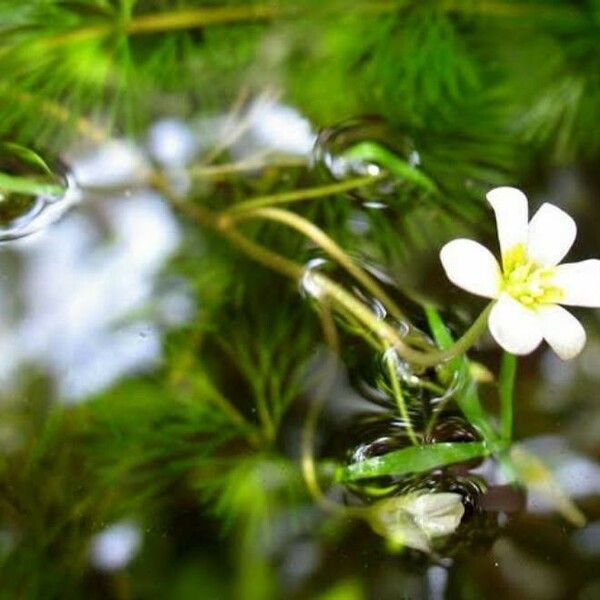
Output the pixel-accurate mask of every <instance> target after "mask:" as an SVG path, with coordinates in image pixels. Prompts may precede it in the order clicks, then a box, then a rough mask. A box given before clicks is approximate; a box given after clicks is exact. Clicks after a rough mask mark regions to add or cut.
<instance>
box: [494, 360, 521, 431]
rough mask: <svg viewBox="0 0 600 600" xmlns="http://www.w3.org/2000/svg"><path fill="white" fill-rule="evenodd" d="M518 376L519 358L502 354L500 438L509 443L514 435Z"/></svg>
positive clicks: (499, 379)
mask: <svg viewBox="0 0 600 600" xmlns="http://www.w3.org/2000/svg"><path fill="white" fill-rule="evenodd" d="M516 374H517V357H516V356H515V355H514V354H510V353H509V352H504V353H503V354H502V362H501V364H500V375H499V378H498V395H499V396H500V438H501V440H502V441H503V442H505V443H509V442H510V441H511V440H512V433H513V411H514V400H513V396H514V393H513V392H514V387H515V378H516Z"/></svg>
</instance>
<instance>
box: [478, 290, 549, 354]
mask: <svg viewBox="0 0 600 600" xmlns="http://www.w3.org/2000/svg"><path fill="white" fill-rule="evenodd" d="M488 327H489V329H490V333H491V334H492V336H493V337H494V339H495V340H496V341H497V342H498V344H500V346H502V348H504V350H506V351H507V352H510V353H511V354H519V355H521V354H529V353H530V352H533V351H534V350H535V349H536V348H537V347H538V346H539V345H540V342H541V341H542V337H543V334H542V326H541V321H540V319H539V317H538V315H537V314H536V313H535V312H534V311H533V310H530V309H528V308H525V307H524V306H523V305H522V304H521V303H520V302H517V301H516V300H515V299H514V298H512V297H511V296H509V295H508V294H502V295H501V296H500V298H499V300H498V302H496V304H494V306H493V308H492V311H491V312H490V316H489V317H488Z"/></svg>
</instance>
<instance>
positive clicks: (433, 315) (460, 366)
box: [425, 306, 498, 447]
mask: <svg viewBox="0 0 600 600" xmlns="http://www.w3.org/2000/svg"><path fill="white" fill-rule="evenodd" d="M425 316H426V317H427V322H428V323H429V329H430V330H431V334H432V335H433V339H434V340H435V342H436V343H437V345H438V346H439V347H440V348H441V349H442V350H445V349H446V348H449V347H450V346H451V345H452V344H453V343H454V339H453V338H452V334H451V333H450V330H449V329H448V328H447V327H446V324H445V323H444V321H443V319H442V317H441V316H440V314H439V313H438V311H437V310H436V309H435V308H433V307H432V306H425ZM448 366H449V367H450V368H452V369H453V370H454V371H455V373H456V374H457V375H456V376H457V377H458V385H459V386H460V387H461V388H462V389H461V391H460V392H459V393H458V394H457V398H456V401H457V403H458V406H459V407H460V409H461V410H462V412H463V414H464V415H465V417H466V418H467V419H468V420H469V422H470V423H471V425H473V426H474V427H476V428H477V430H478V431H479V432H480V433H481V435H482V436H483V438H484V439H485V441H486V442H487V444H488V445H489V446H490V447H495V446H496V445H497V440H498V436H497V434H496V431H495V429H494V427H493V426H492V423H491V419H490V416H489V415H488V414H487V412H486V410H485V409H484V408H483V406H482V404H481V401H480V399H479V394H478V393H477V385H476V383H475V382H474V381H473V378H472V377H471V374H470V372H469V361H468V359H467V357H466V356H464V355H463V356H457V357H456V358H453V359H452V360H451V361H450V362H449V363H448Z"/></svg>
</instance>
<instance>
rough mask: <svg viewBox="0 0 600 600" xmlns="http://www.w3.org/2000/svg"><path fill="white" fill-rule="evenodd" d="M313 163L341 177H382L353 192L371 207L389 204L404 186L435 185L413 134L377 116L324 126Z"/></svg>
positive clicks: (427, 187)
mask: <svg viewBox="0 0 600 600" xmlns="http://www.w3.org/2000/svg"><path fill="white" fill-rule="evenodd" d="M313 164H314V165H315V166H316V168H317V169H320V170H321V171H324V172H325V173H327V175H328V176H329V177H331V178H333V179H336V180H338V181H341V180H344V179H350V178H353V177H365V176H372V177H374V178H375V177H377V178H380V181H378V182H377V183H376V184H374V185H369V186H364V187H361V188H357V189H356V190H353V191H351V192H350V193H351V194H352V195H353V196H355V197H356V198H357V199H359V200H361V201H363V203H364V204H363V205H364V206H365V207H367V208H373V209H377V210H381V209H384V208H386V207H387V199H388V198H389V197H393V196H394V195H395V194H396V193H397V192H398V190H399V189H401V188H402V187H406V186H412V187H415V188H417V189H421V190H422V191H433V189H435V185H434V184H433V182H432V181H431V180H430V179H429V178H428V177H427V175H425V173H424V172H423V171H422V170H421V169H420V164H421V157H420V155H419V152H418V151H417V149H416V148H415V145H414V143H413V141H412V140H411V139H410V137H408V136H406V135H402V134H400V133H399V132H397V131H394V130H393V129H392V128H391V127H389V126H388V125H387V124H386V123H385V122H384V121H383V120H381V119H379V118H375V117H370V118H360V119H351V120H348V121H344V122H343V123H340V124H338V125H336V126H334V127H330V128H326V129H323V130H322V131H321V132H320V134H319V136H318V138H317V142H316V144H315V147H314V150H313Z"/></svg>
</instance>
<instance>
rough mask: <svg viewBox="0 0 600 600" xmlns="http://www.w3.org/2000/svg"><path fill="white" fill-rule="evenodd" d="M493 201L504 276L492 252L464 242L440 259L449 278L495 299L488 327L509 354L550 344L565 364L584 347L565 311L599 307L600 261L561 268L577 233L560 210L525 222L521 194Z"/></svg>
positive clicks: (503, 192) (495, 196) (504, 191)
mask: <svg viewBox="0 0 600 600" xmlns="http://www.w3.org/2000/svg"><path fill="white" fill-rule="evenodd" d="M487 199H488V202H489V203H490V204H491V205H492V208H493V209H494V212H495V213H496V223H497V226H498V238H499V240H500V251H501V253H502V269H501V268H500V266H499V265H498V262H497V261H496V259H495V258H494V256H493V255H492V254H491V252H490V251H489V250H488V249H487V248H485V247H484V246H482V245H481V244H478V243H477V242H474V241H472V240H467V239H458V240H453V241H451V242H449V243H448V244H446V245H445V246H444V247H443V248H442V250H441V252H440V258H441V261H442V265H443V266H444V269H445V271H446V274H447V275H448V278H449V279H450V281H452V283H454V284H455V285H457V286H459V287H461V288H463V289H465V290H467V291H469V292H471V293H473V294H477V295H479V296H485V297H487V298H494V299H497V302H496V303H495V305H494V307H493V308H492V310H491V312H490V316H489V319H488V326H489V328H490V331H491V333H492V335H493V336H494V338H495V339H496V341H497V342H498V343H499V344H500V345H501V346H502V347H503V348H504V349H505V350H506V351H508V352H511V353H513V354H528V353H529V352H532V351H533V350H535V349H536V348H537V346H538V345H539V344H540V342H541V341H542V339H543V338H545V339H546V341H547V342H548V343H549V344H550V346H551V347H552V348H553V350H554V351H555V352H556V353H557V354H558V356H560V358H562V359H563V360H567V359H569V358H573V357H574V356H576V355H577V354H579V352H580V351H581V349H582V348H583V346H584V344H585V331H584V329H583V327H582V326H581V323H579V321H578V320H577V319H576V318H575V317H574V316H573V315H571V313H569V312H568V311H566V310H565V309H564V308H562V307H561V306H559V304H566V305H571V306H588V307H600V260H596V259H592V260H584V261H582V262H577V263H566V264H562V265H559V264H558V263H559V262H560V261H561V260H562V259H563V258H564V256H565V255H566V254H567V252H568V251H569V249H570V248H571V245H572V244H573V241H574V240H575V235H576V233H577V226H576V225H575V222H574V221H573V219H572V218H571V217H570V216H569V215H567V214H566V213H565V212H564V211H562V210H561V209H560V208H558V207H556V206H553V205H552V204H543V205H542V207H541V208H540V209H539V210H538V211H537V212H536V213H535V215H534V216H533V218H532V219H531V221H530V222H529V223H527V218H528V210H527V198H526V197H525V195H524V194H523V192H521V191H520V190H517V189H515V188H511V187H499V188H495V189H493V190H491V191H490V192H489V193H488V195H487Z"/></svg>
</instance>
